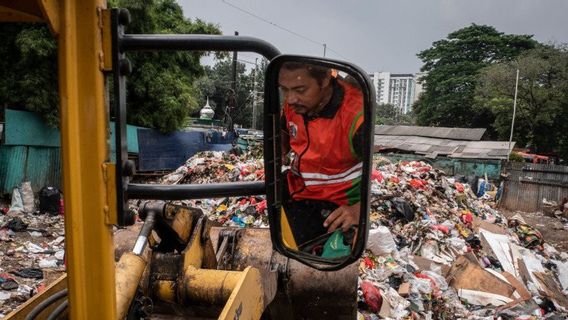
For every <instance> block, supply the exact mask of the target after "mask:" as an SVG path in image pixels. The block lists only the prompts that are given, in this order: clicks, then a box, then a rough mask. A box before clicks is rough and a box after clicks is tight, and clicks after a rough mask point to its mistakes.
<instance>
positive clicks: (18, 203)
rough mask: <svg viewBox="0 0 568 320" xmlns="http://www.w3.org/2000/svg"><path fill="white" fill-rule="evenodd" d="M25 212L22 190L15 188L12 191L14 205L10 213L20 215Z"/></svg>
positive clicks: (11, 206) (12, 204)
mask: <svg viewBox="0 0 568 320" xmlns="http://www.w3.org/2000/svg"><path fill="white" fill-rule="evenodd" d="M23 211H24V203H23V201H22V194H21V193H20V188H14V189H13V191H12V203H11V205H10V210H8V213H18V212H23Z"/></svg>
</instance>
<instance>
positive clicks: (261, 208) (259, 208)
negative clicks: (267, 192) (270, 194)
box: [256, 200, 267, 212]
mask: <svg viewBox="0 0 568 320" xmlns="http://www.w3.org/2000/svg"><path fill="white" fill-rule="evenodd" d="M266 206H267V204H266V200H262V201H261V202H259V203H258V204H257V205H256V211H257V212H263V211H264V210H266Z"/></svg>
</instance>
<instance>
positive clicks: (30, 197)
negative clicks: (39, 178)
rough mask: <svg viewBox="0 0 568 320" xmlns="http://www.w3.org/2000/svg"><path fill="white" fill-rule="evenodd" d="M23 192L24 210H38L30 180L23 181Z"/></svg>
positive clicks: (30, 211)
mask: <svg viewBox="0 0 568 320" xmlns="http://www.w3.org/2000/svg"><path fill="white" fill-rule="evenodd" d="M20 193H21V194H22V203H23V204H24V212H26V213H32V212H35V211H36V206H35V198H34V191H33V190H32V183H31V182H30V181H24V182H22V186H21V187H20Z"/></svg>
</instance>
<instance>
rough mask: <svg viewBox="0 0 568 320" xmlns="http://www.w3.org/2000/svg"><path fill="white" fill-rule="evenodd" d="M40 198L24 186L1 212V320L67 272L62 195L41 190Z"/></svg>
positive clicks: (29, 186)
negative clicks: (36, 197)
mask: <svg viewBox="0 0 568 320" xmlns="http://www.w3.org/2000/svg"><path fill="white" fill-rule="evenodd" d="M55 195H56V196H57V199H55V198H54V196H55ZM39 196H40V200H41V201H36V200H37V199H35V198H34V193H33V191H32V189H31V185H30V184H29V182H25V183H22V185H21V186H20V187H19V188H15V189H14V191H13V193H12V201H11V203H10V204H5V205H2V206H1V208H0V210H1V211H2V212H1V214H0V318H2V317H4V316H5V315H6V314H8V313H9V312H11V311H12V310H14V309H15V308H16V307H17V306H18V305H20V304H21V303H23V302H25V301H27V300H28V299H29V298H31V297H32V296H33V295H35V294H37V293H38V292H41V291H42V290H43V289H44V288H45V287H46V285H47V284H49V283H52V282H53V281H54V280H55V279H57V278H58V277H60V276H61V275H63V273H64V272H65V266H64V255H65V250H64V249H65V248H64V240H65V237H64V221H63V216H62V215H61V214H62V212H61V210H62V207H61V206H60V194H59V191H58V190H57V192H55V191H54V190H53V189H45V190H44V189H42V190H41V191H40V192H39ZM46 199H48V200H51V201H45V200H46ZM54 199H55V200H56V201H55V200H54ZM38 202H39V203H38ZM36 203H38V204H39V205H36ZM55 204H57V205H55Z"/></svg>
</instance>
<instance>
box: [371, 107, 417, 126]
mask: <svg viewBox="0 0 568 320" xmlns="http://www.w3.org/2000/svg"><path fill="white" fill-rule="evenodd" d="M375 123H376V124H383V125H411V124H413V119H412V115H411V114H403V113H401V112H400V109H397V107H396V106H394V105H393V104H390V103H381V104H379V105H377V110H376V119H375Z"/></svg>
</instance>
